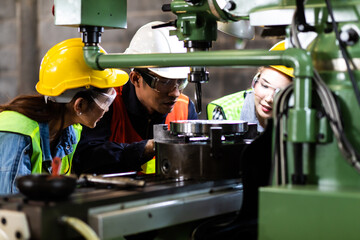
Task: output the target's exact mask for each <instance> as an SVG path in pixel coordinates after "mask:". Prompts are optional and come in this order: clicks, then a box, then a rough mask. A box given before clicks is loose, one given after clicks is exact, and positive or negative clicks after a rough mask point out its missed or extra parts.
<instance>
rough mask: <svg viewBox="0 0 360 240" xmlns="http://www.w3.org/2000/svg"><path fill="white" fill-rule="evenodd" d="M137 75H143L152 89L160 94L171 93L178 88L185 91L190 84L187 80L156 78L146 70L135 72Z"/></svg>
mask: <svg viewBox="0 0 360 240" xmlns="http://www.w3.org/2000/svg"><path fill="white" fill-rule="evenodd" d="M135 71H136V72H137V73H139V74H140V75H141V77H142V78H143V79H144V81H145V82H146V83H147V85H149V86H150V87H151V88H152V89H154V90H155V91H157V92H160V93H169V92H171V91H173V90H174V89H175V88H177V89H178V90H179V91H182V90H184V89H185V87H186V86H187V84H188V81H187V79H186V78H183V79H169V78H163V77H160V76H154V75H152V74H151V73H150V72H148V71H146V70H140V69H136V70H135Z"/></svg>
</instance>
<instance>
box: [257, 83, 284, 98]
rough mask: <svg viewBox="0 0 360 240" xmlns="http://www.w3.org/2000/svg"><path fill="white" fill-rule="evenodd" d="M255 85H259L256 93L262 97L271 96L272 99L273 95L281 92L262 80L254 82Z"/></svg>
mask: <svg viewBox="0 0 360 240" xmlns="http://www.w3.org/2000/svg"><path fill="white" fill-rule="evenodd" d="M256 83H259V88H260V89H259V91H257V95H262V96H269V95H271V96H272V97H274V95H275V94H276V93H278V92H280V90H281V88H278V87H275V86H273V85H271V84H270V83H268V82H266V81H264V80H263V79H259V80H256V82H255V84H256ZM255 84H254V88H255ZM254 91H255V89H254Z"/></svg>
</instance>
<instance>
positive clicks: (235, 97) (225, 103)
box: [206, 90, 250, 120]
mask: <svg viewBox="0 0 360 240" xmlns="http://www.w3.org/2000/svg"><path fill="white" fill-rule="evenodd" d="M249 91H250V90H244V91H240V92H236V93H233V94H230V95H227V96H224V97H221V98H219V99H216V100H214V101H212V102H210V103H209V104H208V105H207V106H206V114H207V119H209V120H211V119H212V116H213V115H212V114H213V111H214V109H215V108H216V107H220V108H221V110H222V111H223V112H224V114H225V119H226V120H240V114H241V109H242V107H243V105H244V101H245V97H246V93H247V92H249ZM225 119H224V120H225Z"/></svg>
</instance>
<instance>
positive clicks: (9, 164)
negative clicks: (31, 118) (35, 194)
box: [0, 132, 32, 195]
mask: <svg viewBox="0 0 360 240" xmlns="http://www.w3.org/2000/svg"><path fill="white" fill-rule="evenodd" d="M0 142H1V144H0V183H1V184H0V195H1V194H9V193H17V192H18V189H17V187H16V178H17V177H19V176H22V175H28V174H31V160H30V157H31V153H32V146H31V138H30V137H28V136H24V135H21V134H15V133H8V132H0Z"/></svg>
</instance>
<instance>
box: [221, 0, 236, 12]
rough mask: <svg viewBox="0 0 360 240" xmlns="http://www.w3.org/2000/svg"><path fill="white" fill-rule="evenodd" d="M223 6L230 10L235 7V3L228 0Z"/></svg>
mask: <svg viewBox="0 0 360 240" xmlns="http://www.w3.org/2000/svg"><path fill="white" fill-rule="evenodd" d="M224 8H225V9H226V10H228V11H232V10H234V9H235V8H236V3H235V2H233V1H228V2H227V3H226V5H225V7H224Z"/></svg>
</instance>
